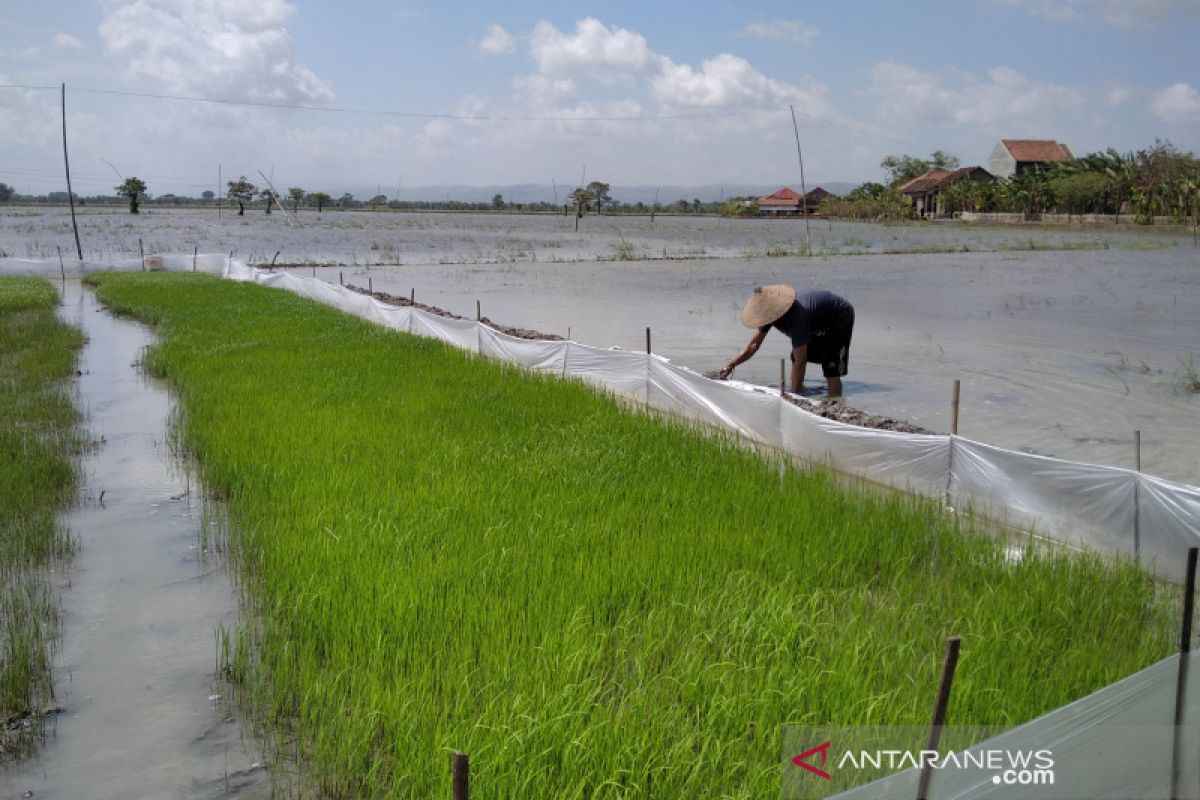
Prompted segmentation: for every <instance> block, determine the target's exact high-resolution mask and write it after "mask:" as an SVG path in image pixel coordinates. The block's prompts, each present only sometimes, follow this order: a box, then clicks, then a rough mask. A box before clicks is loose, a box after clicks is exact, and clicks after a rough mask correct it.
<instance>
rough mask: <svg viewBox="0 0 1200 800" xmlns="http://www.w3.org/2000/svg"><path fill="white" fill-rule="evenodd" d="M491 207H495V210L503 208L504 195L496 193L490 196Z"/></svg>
mask: <svg viewBox="0 0 1200 800" xmlns="http://www.w3.org/2000/svg"><path fill="white" fill-rule="evenodd" d="M492 208H494V209H496V210H497V211H503V210H504V195H502V194H497V195H496V196H495V197H493V198H492Z"/></svg>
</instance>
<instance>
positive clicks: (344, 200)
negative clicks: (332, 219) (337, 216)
mask: <svg viewBox="0 0 1200 800" xmlns="http://www.w3.org/2000/svg"><path fill="white" fill-rule="evenodd" d="M353 205H354V195H352V194H350V193H349V192H346V193H345V194H344V195H342V196H341V197H339V198H338V208H340V209H342V210H343V211H345V210H346V209H347V208H350V207H352V206H353Z"/></svg>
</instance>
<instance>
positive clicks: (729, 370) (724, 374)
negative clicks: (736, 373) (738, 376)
mask: <svg viewBox="0 0 1200 800" xmlns="http://www.w3.org/2000/svg"><path fill="white" fill-rule="evenodd" d="M717 374H718V375H720V376H721V380H725V379H726V378H728V377H729V376H730V375H732V374H733V364H726V365H725V366H723V367H721V371H720V372H718V373H717Z"/></svg>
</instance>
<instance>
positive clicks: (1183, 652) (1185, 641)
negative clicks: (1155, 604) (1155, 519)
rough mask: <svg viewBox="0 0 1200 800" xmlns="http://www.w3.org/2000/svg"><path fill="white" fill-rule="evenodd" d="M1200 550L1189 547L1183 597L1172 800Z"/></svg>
mask: <svg viewBox="0 0 1200 800" xmlns="http://www.w3.org/2000/svg"><path fill="white" fill-rule="evenodd" d="M1198 552H1200V548H1196V547H1189V548H1188V560H1187V587H1186V588H1185V589H1184V595H1183V629H1182V631H1181V632H1180V635H1179V672H1178V673H1177V676H1176V680H1175V731H1174V735H1173V736H1172V739H1173V741H1172V743H1171V800H1176V798H1178V797H1179V779H1180V772H1181V770H1182V763H1181V762H1182V761H1183V753H1182V750H1183V742H1182V736H1181V732H1182V727H1183V717H1184V711H1185V710H1186V708H1187V674H1188V660H1189V659H1190V658H1191V652H1192V610H1193V608H1194V604H1195V595H1196V555H1197V553H1198Z"/></svg>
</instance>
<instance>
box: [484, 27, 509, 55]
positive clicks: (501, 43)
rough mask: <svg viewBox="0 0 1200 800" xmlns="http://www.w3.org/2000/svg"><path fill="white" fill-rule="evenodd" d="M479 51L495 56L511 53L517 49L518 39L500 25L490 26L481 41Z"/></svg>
mask: <svg viewBox="0 0 1200 800" xmlns="http://www.w3.org/2000/svg"><path fill="white" fill-rule="evenodd" d="M479 49H480V50H482V51H483V52H485V53H487V54H488V55H493V56H495V55H501V54H503V53H511V52H512V51H513V50H516V49H517V39H516V37H515V36H513V35H512V34H511V33H509V32H508V31H506V30H504V28H502V27H500V26H499V25H496V24H492V25H488V27H487V33H485V34H484V36H483V38H482V39H480V40H479Z"/></svg>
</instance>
